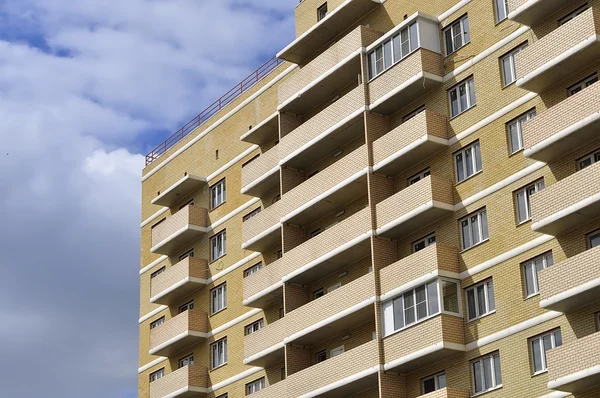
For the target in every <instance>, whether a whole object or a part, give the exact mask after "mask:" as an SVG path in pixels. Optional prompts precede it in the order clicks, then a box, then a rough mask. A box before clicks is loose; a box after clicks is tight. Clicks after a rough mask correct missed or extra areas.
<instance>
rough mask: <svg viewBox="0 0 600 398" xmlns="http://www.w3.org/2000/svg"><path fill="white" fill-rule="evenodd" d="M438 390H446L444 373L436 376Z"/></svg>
mask: <svg viewBox="0 0 600 398" xmlns="http://www.w3.org/2000/svg"><path fill="white" fill-rule="evenodd" d="M438 388H446V373H442V374H441V375H439V376H438Z"/></svg>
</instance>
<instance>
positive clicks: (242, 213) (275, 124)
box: [138, 0, 600, 398]
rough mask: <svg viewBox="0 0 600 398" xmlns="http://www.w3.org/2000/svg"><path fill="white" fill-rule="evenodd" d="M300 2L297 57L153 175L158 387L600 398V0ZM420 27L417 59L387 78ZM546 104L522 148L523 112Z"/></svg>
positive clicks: (150, 260)
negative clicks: (393, 42) (549, 344)
mask: <svg viewBox="0 0 600 398" xmlns="http://www.w3.org/2000/svg"><path fill="white" fill-rule="evenodd" d="M325 3H326V4H327V10H328V14H327V17H326V18H324V19H323V20H321V21H318V20H317V16H318V13H317V9H318V8H319V7H321V6H322V5H324V4H325ZM504 4H508V9H507V10H505V11H506V14H507V15H508V17H507V18H503V19H502V20H500V21H498V17H497V8H496V6H503V5H504ZM552 7H554V9H553V11H550V8H552ZM585 7H587V8H585ZM575 11H577V12H576V13H575V14H573V12H575ZM290 12H292V10H290ZM295 15H296V35H297V39H296V40H295V41H294V42H292V43H291V44H290V45H289V46H288V47H286V48H285V49H284V50H282V52H281V53H280V57H281V59H282V62H281V64H279V65H278V66H277V67H275V68H274V69H273V70H272V71H271V72H270V73H268V74H267V75H266V76H264V77H263V78H262V79H260V80H259V81H258V82H256V84H254V85H253V86H251V87H249V88H247V90H245V91H244V92H243V93H241V94H240V96H239V97H237V98H236V99H234V100H233V101H232V102H231V103H229V104H228V105H227V106H225V107H224V108H223V109H221V110H220V111H219V112H218V113H217V114H215V115H214V116H213V117H212V118H211V119H209V120H208V121H207V122H205V123H204V124H202V125H201V126H200V127H198V128H197V129H196V130H195V131H193V132H192V133H191V134H189V135H187V136H186V137H185V138H183V139H181V140H180V141H179V142H177V143H176V144H175V145H174V146H173V147H171V148H170V149H168V150H167V151H166V152H165V153H164V154H162V155H160V156H159V157H157V158H156V159H154V160H153V161H152V162H151V163H150V164H149V165H148V166H147V167H146V168H145V169H144V170H143V173H142V214H141V255H140V319H139V326H140V334H139V336H140V341H139V343H140V345H139V369H138V373H139V393H138V395H139V397H141V398H165V397H179V396H181V397H184V396H189V397H196V396H197V397H209V398H222V397H227V398H237V397H244V396H246V395H247V394H248V385H249V383H253V382H257V384H256V386H258V385H259V384H260V386H261V387H263V388H262V389H261V388H258V389H259V391H256V392H254V393H253V394H252V395H253V396H255V397H256V398H262V397H277V398H280V397H301V396H302V397H315V396H333V397H345V396H353V397H363V398H374V397H385V398H387V397H390V398H391V397H402V398H416V397H426V398H466V397H472V396H476V395H480V394H485V395H486V396H489V397H492V398H494V397H511V398H512V397H515V398H519V397H523V398H529V397H534V398H535V397H547V398H549V397H568V396H573V397H575V398H591V397H598V396H600V376H599V375H598V371H597V369H598V368H599V367H600V334H599V333H600V332H599V328H600V257H599V252H598V250H599V249H600V247H598V248H596V247H593V245H594V244H595V243H594V242H596V241H598V242H600V133H598V132H599V131H600V118H599V117H598V114H599V112H600V93H599V90H600V85H599V83H593V82H594V76H596V80H597V79H598V78H597V74H598V73H600V61H599V59H600V58H599V57H598V56H599V55H600V40H598V39H597V33H598V32H599V29H600V0H589V1H587V2H586V1H581V0H578V1H556V0H538V1H533V0H509V1H508V2H504V1H502V0H499V1H494V0H471V1H464V0H463V1H458V0H439V1H419V2H415V1H408V0H385V1H375V0H345V1H343V0H335V1H334V0H328V1H325V0H315V1H313V0H303V1H300V2H299V4H298V5H297V6H296V7H295ZM569 15H572V16H573V18H572V19H571V20H569V21H566V20H564V17H566V16H569ZM465 16H466V18H468V28H467V27H466V25H465V24H464V23H463V25H461V30H460V31H458V30H454V33H455V34H454V36H456V34H458V35H459V37H460V38H463V39H464V40H463V43H462V45H461V46H460V47H459V48H458V49H456V51H453V52H451V53H450V54H448V52H449V51H448V49H447V48H446V47H447V45H448V43H447V40H446V30H447V29H451V30H453V29H454V28H453V26H456V23H457V21H460V20H464V17H465ZM523 21H526V22H527V24H526V25H525V24H522V23H521V22H523ZM559 21H560V22H559ZM563 22H564V23H563ZM413 23H415V26H416V31H415V32H417V36H413V37H416V38H418V39H417V40H418V43H417V44H416V46H415V47H414V49H413V51H412V52H411V53H410V54H405V56H403V57H402V58H401V59H395V60H394V62H391V63H387V62H386V61H385V60H384V57H387V55H381V57H382V59H381V68H382V69H384V70H382V71H378V73H372V71H371V69H370V68H372V64H371V63H370V62H371V54H372V52H373V51H375V56H374V57H375V58H377V57H379V54H380V53H379V51H378V49H379V48H381V46H383V48H384V49H385V51H382V52H381V54H387V53H386V51H388V48H390V51H392V50H391V48H392V46H390V47H386V45H384V43H386V42H387V41H389V40H390V39H392V38H393V37H395V36H396V34H397V33H400V38H401V40H402V41H404V40H406V39H408V35H405V33H404V32H405V31H404V28H408V26H409V25H411V24H413ZM467 29H468V37H469V39H468V40H466V39H465V38H466V37H467V36H465V35H464V31H465V30H467ZM392 31H393V32H392ZM401 32H402V33H401ZM406 32H408V31H406ZM412 33H414V32H412ZM410 40H413V39H412V38H411V39H410ZM455 40H458V38H455ZM525 43H526V44H527V46H526V47H524V49H523V50H522V51H520V52H519V53H518V54H517V55H516V56H514V57H513V61H512V63H511V64H509V65H511V68H514V69H510V70H506V69H503V68H505V65H507V63H505V62H503V60H505V56H507V55H509V54H511V52H512V51H513V50H514V49H516V48H518V47H520V46H523V45H524V44H525ZM398 44H400V46H402V43H400V42H398ZM400 46H399V47H395V49H394V50H393V51H397V50H398V49H399V48H400ZM390 54H391V53H390ZM386 59H387V58H386ZM507 72H512V75H511V76H512V81H510V82H508V83H509V84H505V76H506V75H507ZM373 74H375V75H376V76H372V75H373ZM509 74H510V73H509ZM370 76H371V77H370ZM470 79H472V81H473V84H472V86H471V87H474V97H475V101H474V103H471V104H470V106H467V108H466V109H463V110H462V111H461V112H460V113H459V114H456V115H453V114H452V108H451V102H452V97H451V95H450V93H451V91H453V90H454V88H456V87H465V86H466V83H465V82H467V81H469V80H470ZM581 82H588V83H587V84H580V90H574V89H573V87H575V86H576V85H577V84H579V83H581ZM463 83H464V84H465V85H463ZM592 83H593V84H592ZM464 90H466V88H465V89H462V88H461V89H457V90H456V91H457V92H458V93H459V96H460V95H463V98H464V97H465V96H467V94H465V91H464ZM459 100H460V99H459ZM464 101H465V102H464V103H465V106H466V104H467V102H466V101H467V100H466V98H465V99H464ZM418 109H419V110H421V109H423V111H422V112H417V113H416V114H415V115H413V112H414V111H415V110H418ZM534 109H535V112H536V116H535V117H533V118H532V119H531V120H530V121H528V122H526V123H525V124H523V125H521V126H520V127H519V132H520V134H521V138H520V140H521V142H522V146H521V148H520V149H519V150H518V151H515V152H514V153H513V151H511V139H512V138H511V137H514V136H511V134H510V131H511V130H510V127H509V126H510V125H511V124H513V122H514V121H515V120H518V119H519V118H520V117H521V116H522V115H524V114H526V113H528V112H530V111H532V110H534ZM409 115H410V116H413V117H411V118H409V117H408V116H409ZM475 146H476V147H477V148H478V151H479V153H478V154H477V155H476V156H475V155H474V153H475V149H473V150H472V151H469V152H468V153H467V152H465V149H466V148H469V147H472V148H475ZM596 152H597V155H594V154H595V153H596ZM457 156H462V158H461V159H462V162H463V163H465V162H467V161H471V163H470V165H471V167H472V168H473V170H470V169H467V168H466V166H465V169H464V172H465V173H468V174H469V175H468V176H467V177H466V178H464V179H463V180H461V181H459V171H458V167H460V164H462V163H460V164H459V163H458V160H457V159H458V157H457ZM475 158H477V159H478V160H477V161H475ZM583 159H591V160H590V161H589V163H594V162H597V163H594V164H590V165H588V163H583V162H582V160H583ZM461 170H462V169H461ZM416 176H419V178H418V179H417V178H416ZM188 177H189V178H191V180H189V181H188V180H187V178H188ZM192 177H193V178H192ZM190 181H192V182H190ZM222 181H224V186H225V187H226V195H225V198H224V200H223V201H222V203H218V204H217V205H216V206H213V204H212V203H213V200H214V195H213V194H211V191H212V190H213V187H215V186H216V184H218V183H220V182H222ZM541 181H543V183H544V184H543V185H544V188H543V189H541V190H540V191H539V192H535V193H534V194H532V195H531V198H530V199H528V200H527V202H526V205H525V206H526V208H525V210H526V212H527V218H526V219H520V218H519V217H520V216H519V215H520V214H522V213H523V210H524V208H523V207H522V206H523V202H520V201H519V199H518V198H519V197H520V196H519V195H520V194H521V193H522V192H524V190H525V192H527V189H526V188H527V187H530V186H531V185H532V184H536V183H537V184H538V186H539V182H541ZM190 187H191V188H190ZM173 192H174V194H173ZM165 193H169V195H170V196H169V198H170V199H169V201H168V207H164V206H162V205H158V204H153V201H155V202H156V201H158V199H161V198H163V196H164V195H165ZM192 201H193V202H192ZM161 203H162V202H161ZM213 207H214V208H213ZM483 214H485V220H486V222H485V223H484V222H483V221H482V220H483V218H482V217H483ZM465 222H466V223H467V224H465ZM465 225H466V227H465ZM465 228H467V229H465ZM474 228H476V230H475V229H474ZM465 231H470V232H468V234H469V236H470V237H471V238H472V239H473V240H474V241H476V242H475V244H467V243H465V242H466V237H465V234H466V233H467V232H465ZM474 231H476V232H474ZM223 232H224V233H225V236H226V240H225V241H224V249H223V251H222V252H220V254H219V255H218V258H213V257H214V252H215V250H216V248H215V245H216V244H213V239H215V237H216V236H218V235H219V234H221V233H223ZM475 235H477V236H475ZM433 236H434V237H435V238H434V239H433V238H432V237H433ZM595 236H598V238H596V239H597V240H594V239H592V238H593V237H595ZM420 242H427V243H423V244H421V243H420ZM190 252H193V257H187V256H188V255H189V254H190ZM542 255H543V256H545V257H544V258H545V259H548V258H549V256H550V255H551V258H552V263H550V264H548V263H547V262H546V263H541V262H538V263H534V264H546V265H547V267H546V269H539V271H538V272H537V273H535V275H537V276H536V277H535V278H534V279H535V280H532V279H531V275H532V274H531V273H529V274H528V272H531V271H528V270H531V269H532V268H531V267H530V266H529V265H530V263H532V261H534V260H535V259H538V258H541V257H540V256H542ZM540 261H541V260H540ZM546 261H547V260H546ZM259 265H260V269H258V268H259V267H258V266H259ZM253 267H254V268H253ZM257 269H258V270H257ZM225 289H226V293H224V290H225ZM472 289H475V290H472ZM531 289H534V290H535V292H534V293H533V294H529V292H530V291H531ZM217 292H219V293H217ZM471 292H475V293H474V294H473V295H471ZM492 292H493V299H492V298H491V294H492ZM223 295H224V297H226V301H225V299H223V298H222V297H223ZM475 297H476V298H477V300H478V302H477V304H481V303H483V307H481V306H477V304H475V302H474V301H473V302H471V301H470V300H471V299H472V300H475ZM411 300H412V301H411ZM425 300H426V301H425ZM479 300H482V301H481V302H480V301H479ZM190 302H193V308H189V307H188V305H189V303H190ZM392 303H393V304H392ZM411 303H412V304H411ZM217 304H219V305H221V307H222V308H217V310H216V311H215V308H216V305H217ZM184 305H185V307H182V306H184ZM410 316H413V317H415V320H414V322H411V321H409V319H410ZM405 323H407V324H408V325H405ZM248 329H250V331H251V332H252V333H249V330H248ZM556 330H560V336H561V340H562V341H561V342H559V343H557V342H556V340H554V345H555V347H554V348H552V349H549V350H548V351H547V352H545V353H542V354H540V355H541V356H540V355H538V354H536V353H535V352H534V348H533V347H534V341H538V340H535V339H537V338H539V337H540V336H542V335H545V334H547V333H548V332H552V331H556ZM225 339H226V341H227V344H226V357H227V359H226V361H225V362H224V363H222V364H219V366H214V363H213V362H214V361H213V356H214V352H215V348H214V346H213V344H214V343H217V342H221V343H222V342H224V341H225ZM189 355H193V365H189V366H182V363H180V360H181V359H183V358H185V357H188V356H189ZM536 355H538V356H536ZM484 358H489V360H487V359H486V361H487V362H486V361H484ZM540 360H541V361H542V362H543V369H542V370H541V371H536V366H538V365H537V362H536V361H540ZM492 363H493V365H492ZM480 364H481V369H484V366H489V368H486V371H487V370H488V369H490V372H489V373H486V374H484V375H483V376H477V375H479V373H477V369H479V368H478V366H480ZM484 364H486V365H484ZM183 365H185V364H183ZM498 366H499V368H497V367H498ZM492 367H493V368H492ZM492 369H493V370H494V371H495V372H494V371H491V370H492ZM157 372H158V373H157ZM492 373H493V376H492ZM442 374H443V379H440V378H439V376H440V375H442ZM157 375H158V376H161V377H158V376H157ZM432 376H433V377H434V378H433V379H432V378H431V377H432ZM476 377H480V378H479V379H477V382H476V381H475V378H476ZM499 377H501V381H500V380H499ZM151 378H152V379H155V380H152V381H151ZM260 380H264V382H260ZM430 380H435V382H430ZM441 380H443V381H441ZM479 381H481V385H480V383H479ZM432 383H433V384H432ZM432 388H433V389H435V391H432V390H431V389H432ZM430 391H431V392H430Z"/></svg>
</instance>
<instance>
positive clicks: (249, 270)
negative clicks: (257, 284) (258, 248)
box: [244, 261, 262, 278]
mask: <svg viewBox="0 0 600 398" xmlns="http://www.w3.org/2000/svg"><path fill="white" fill-rule="evenodd" d="M261 269H262V261H259V262H258V263H256V264H254V265H253V266H251V267H248V268H246V269H245V270H244V278H247V277H249V276H250V275H254V274H256V273H257V272H258V271H260V270H261Z"/></svg>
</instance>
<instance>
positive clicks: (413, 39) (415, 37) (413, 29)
mask: <svg viewBox="0 0 600 398" xmlns="http://www.w3.org/2000/svg"><path fill="white" fill-rule="evenodd" d="M408 29H409V31H410V32H409V33H410V51H415V50H416V49H417V48H418V47H419V32H418V30H417V24H416V23H414V24H412V25H410V26H409V28H408Z"/></svg>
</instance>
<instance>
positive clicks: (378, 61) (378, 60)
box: [375, 47, 383, 75]
mask: <svg viewBox="0 0 600 398" xmlns="http://www.w3.org/2000/svg"><path fill="white" fill-rule="evenodd" d="M375 71H376V72H375V74H376V75H378V74H380V73H381V72H383V48H382V47H378V48H377V49H376V50H375Z"/></svg>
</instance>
